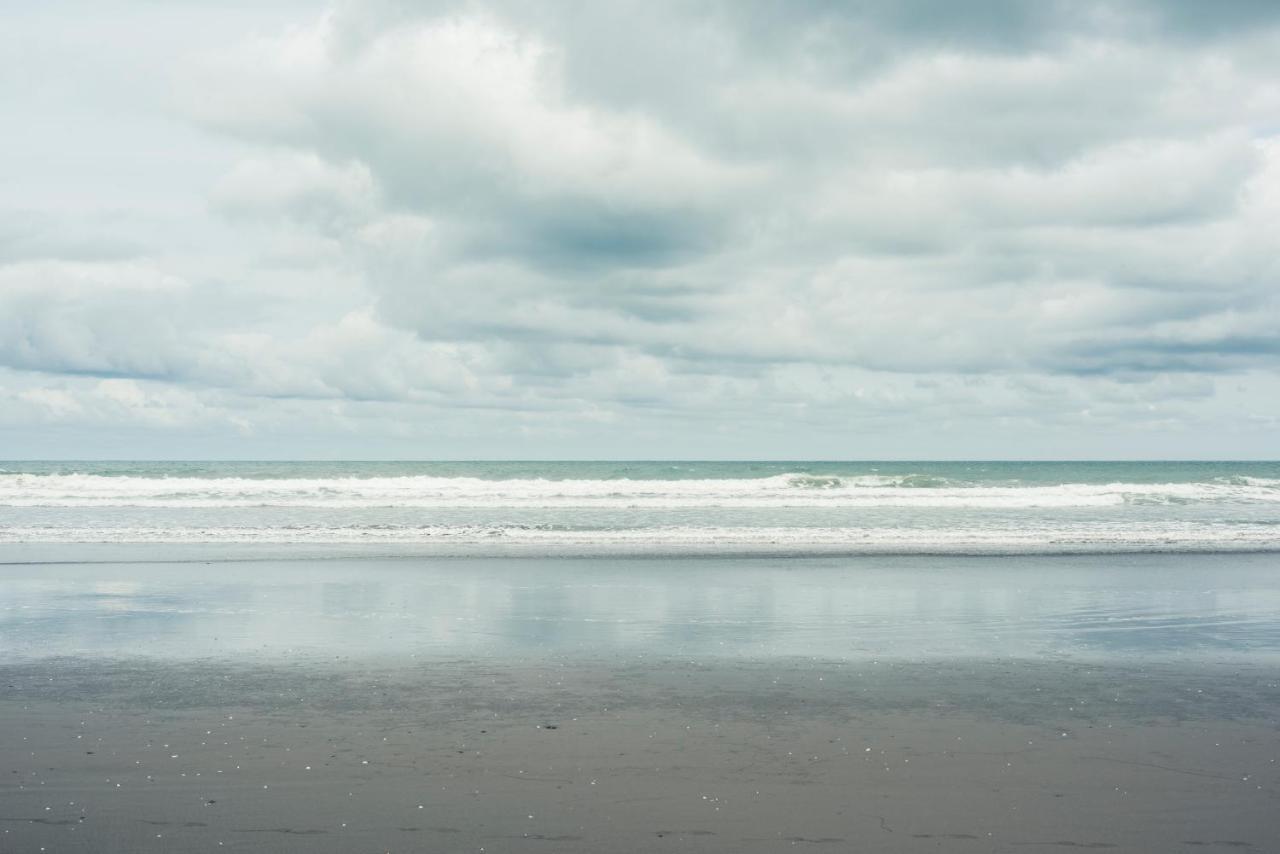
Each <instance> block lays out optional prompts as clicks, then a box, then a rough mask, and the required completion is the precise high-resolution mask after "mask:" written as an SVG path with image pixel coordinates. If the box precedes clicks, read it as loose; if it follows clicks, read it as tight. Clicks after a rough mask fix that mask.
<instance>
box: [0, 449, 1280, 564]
mask: <svg viewBox="0 0 1280 854" xmlns="http://www.w3.org/2000/svg"><path fill="white" fill-rule="evenodd" d="M0 543H9V544H15V543H17V544H71V543H164V544H201V543H227V544H249V545H264V546H289V545H307V544H310V545H312V546H326V545H332V546H351V545H360V544H365V545H374V546H378V547H381V548H384V549H390V550H392V551H394V550H396V549H403V550H405V551H407V552H412V553H441V554H451V553H464V554H508V553H520V554H577V553H585V554H595V553H599V554H740V553H753V552H761V553H784V554H843V553H849V554H858V553H868V554H884V553H906V554H939V553H953V554H967V553H978V554H1000V553H1015V554H1016V553H1028V554H1043V553H1114V552H1230V551H1252V552H1267V551H1276V550H1280V463H1276V462H892V463H890V462H804V461H795V462H681V461H671V462H3V463H0Z"/></svg>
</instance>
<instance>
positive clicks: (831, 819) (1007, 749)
mask: <svg viewBox="0 0 1280 854" xmlns="http://www.w3.org/2000/svg"><path fill="white" fill-rule="evenodd" d="M0 678H2V682H0V684H2V685H3V689H4V693H3V695H2V699H0V721H2V722H3V723H2V724H0V727H2V730H0V731H2V733H3V737H2V738H0V775H2V776H3V778H4V779H3V782H0V786H3V789H0V804H2V806H0V825H3V826H2V827H0V840H2V842H0V850H4V851H15V852H18V851H33V852H34V851H40V850H47V851H50V852H54V851H67V852H73V851H95V852H102V851H214V850H227V849H228V848H231V849H239V850H252V851H273V852H274V851H279V852H286V851H288V852H293V851H297V852H330V851H332V852H350V851H482V850H483V851H487V852H501V851H619V852H628V851H636V852H641V851H646V852H647V851H660V850H665V849H672V850H683V851H744V852H751V851H778V850H784V849H786V850H790V849H791V848H792V847H793V846H795V847H806V848H807V847H814V848H817V849H819V850H833V851H852V850H869V851H903V852H907V851H1021V850H1026V849H1037V848H1045V849H1050V850H1057V849H1073V848H1089V849H1099V850H1102V849H1106V850H1114V851H1178V850H1185V851H1197V850H1230V849H1235V850H1240V849H1251V850H1259V851H1269V850H1275V845H1276V843H1277V840H1278V839H1280V818H1277V806H1280V803H1278V801H1277V796H1278V795H1280V768H1278V767H1277V759H1278V758H1280V733H1278V732H1277V719H1276V714H1277V709H1280V688H1277V685H1278V678H1280V673H1277V672H1276V671H1275V670H1274V669H1267V668H1251V667H1246V666H1240V667H1236V668H1234V669H1232V670H1229V671H1223V670H1221V669H1215V668H1205V667H1200V666H1194V665H1179V664H1169V665H1161V666H1150V667H1148V666H1143V667H1138V666H1121V665H1111V666H1098V665H1085V664H1070V663H1049V662H1027V661H1008V662H991V661H984V662H965V661H958V662H949V663H946V664H904V663H895V664H889V663H881V664H877V663H873V662H861V663H844V664H840V663H830V662H814V661H796V660H785V661H784V660H776V661H769V662H727V661H713V662H696V661H687V660H684V661H681V660H663V661H652V660H643V659H629V660H614V661H596V662H588V661H585V660H573V661H555V660H542V661H529V662H524V663H519V662H506V663H495V662H493V661H435V662H430V663H422V664H413V665H387V664H384V665H380V666H374V665H365V666H362V667H360V668H354V669H353V668H351V667H349V666H341V665H334V666H319V665H313V664H311V665H297V666H278V667H265V666H258V665H253V666H236V665H234V664H230V663H226V662H204V663H201V662H186V663H159V662H156V661H143V660H113V661H104V660H93V661H90V660H84V659H57V660H48V661H42V662H36V663H28V664H14V665H8V666H4V667H0Z"/></svg>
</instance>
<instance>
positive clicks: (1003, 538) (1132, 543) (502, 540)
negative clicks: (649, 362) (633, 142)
mask: <svg viewBox="0 0 1280 854" xmlns="http://www.w3.org/2000/svg"><path fill="white" fill-rule="evenodd" d="M0 543H163V544H184V543H242V544H259V545H297V544H333V545H338V544H400V545H423V546H440V547H444V550H448V549H449V548H450V547H458V548H459V549H460V550H463V551H468V552H472V553H474V552H477V551H479V552H484V551H487V550H492V551H498V552H500V551H502V550H504V549H511V548H515V549H519V548H521V547H528V548H534V549H537V550H539V551H541V552H545V553H553V552H556V551H567V552H574V551H579V552H605V553H607V552H659V553H660V552H668V551H669V552H682V551H690V552H698V551H704V552H705V551H709V552H733V551H744V552H750V551H785V552H788V553H792V552H794V553H805V552H811V553H822V552H842V553H843V552H849V553H859V552H864V553H904V554H910V553H918V554H934V553H969V552H1013V553H1044V552H1093V553H1111V552H1130V551H1169V552H1181V551H1189V552H1195V551H1280V532H1277V531H1275V530H1273V529H1268V528H1259V527H1256V526H1254V527H1250V526H1247V525H1234V524H1231V525H1215V526H1199V527H1188V526H1182V527H1179V526H1172V525H1171V526H1152V527H1148V528H1139V529H1134V528H1132V527H1130V526H1115V527H1101V526H1080V527H1075V528H1071V527H1047V526H1043V527H1034V526H1032V527H1026V526H1024V527H1019V528H1007V527H1006V528H990V529H985V530H983V529H979V530H975V529H973V528H971V527H970V528H930V529H904V528H900V527H877V528H832V527H826V528H807V527H806V528H800V527H741V528H732V527H714V526H705V527H703V526H664V527H650V528H634V529H605V530H581V529H570V528H564V527H561V526H552V525H507V526H500V525H492V526H490V525H423V526H393V525H351V526H324V525H280V526H264V527H244V526H222V527H212V526H211V527H198V526H192V527H180V528H179V527H55V526H44V527H39V526H26V527H6V528H0Z"/></svg>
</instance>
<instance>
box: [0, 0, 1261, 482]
mask: <svg viewBox="0 0 1280 854" xmlns="http://www.w3.org/2000/svg"><path fill="white" fill-rule="evenodd" d="M0 10H2V17H0V116H2V121H0V125H2V132H0V440H2V441H3V447H0V458H32V457H36V458H39V457H71V458H86V457H88V458H93V457H178V458H206V457H244V458H262V457H285V458H289V457H304V458H311V457H349V458H386V457H391V458H472V457H489V458H539V457H569V458H580V457H593V458H601V457H622V458H672V457H686V458H687V457H694V458H724V457H730V458H741V457H752V458H755V457H770V458H852V459H865V458H890V457H896V458H903V457H906V458H955V457H976V458H1007V457H1015V458H1017V457H1027V458H1043V457H1049V458H1058V457H1061V458H1082V457H1085V458H1087V457H1094V458H1108V457H1135V458H1140V457H1209V458H1215V457H1216V458H1235V457H1268V458H1275V457H1280V372H1278V369H1280V237H1278V235H1280V3H1277V2H1272V0H1257V2H1246V0H1239V2H1232V0H1216V1H1215V2H1202V0H1182V1H1181V2H1158V3H1157V2H1151V3H1143V2H1136V1H1135V2H1089V0H1070V2H1058V3H1055V2H1052V0H1043V1H1042V0H1037V2H1013V0H1007V2H987V3H957V2H954V0H871V2H818V0H814V2H798V1H797V0H775V2H767V0H762V2H743V0H723V2H690V0H682V1H681V2H675V0H672V2H663V1H662V0H656V1H655V0H645V2H634V3H632V2H609V3H594V2H591V3H587V2H583V3H569V2H561V3H540V2H529V0H519V2H517V1H516V0H512V2H504V0H491V1H490V2H438V3H431V2H365V3H346V2H339V3H337V4H335V5H328V6H326V5H324V4H319V3H302V2H287V0H255V2H249V0H243V2H241V0H236V1H235V2H217V3H214V2H207V3H200V2H195V0H165V2H160V0H147V2H143V0H137V1H136V2H101V0H94V2H83V3H78V2H62V1H61V0H49V2H40V3H32V2H25V0H0Z"/></svg>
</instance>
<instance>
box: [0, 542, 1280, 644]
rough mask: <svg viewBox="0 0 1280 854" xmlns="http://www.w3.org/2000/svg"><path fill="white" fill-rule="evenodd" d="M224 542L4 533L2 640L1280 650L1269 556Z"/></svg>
mask: <svg viewBox="0 0 1280 854" xmlns="http://www.w3.org/2000/svg"><path fill="white" fill-rule="evenodd" d="M179 556H180V557H181V560H175V558H176V557H179ZM229 556H230V555H229V554H228V553H227V552H225V551H223V550H220V549H217V548H215V547H203V548H199V549H195V548H191V547H188V548H187V549H186V550H185V551H183V552H181V553H180V554H175V552H174V550H173V549H172V548H170V547H161V546H154V547H149V548H144V547H129V548H126V547H110V546H96V547H81V548H79V549H71V547H66V546H61V547H45V548H43V549H40V550H36V551H32V550H31V549H27V550H23V551H19V550H16V549H15V547H9V548H8V549H4V550H0V560H7V561H23V562H8V563H3V564H0V658H3V659H5V660H10V661H13V660H26V659H31V658H40V657H48V656H79V657H86V656H87V657H104V658H111V657H121V656H133V655H145V656H151V657H155V658H164V659H194V658H202V659H203V658H212V659H217V658H220V657H224V658H235V659H242V658H245V657H250V658H259V659H265V660H279V659H316V660H321V659H334V658H344V659H345V658H355V659H361V658H364V659H376V658H388V657H390V658H405V657H410V656H412V657H424V658H447V657H467V658H470V657H477V656H479V657H501V658H505V659H512V658H539V657H557V658H568V659H572V658H574V657H586V656H589V657H596V658H598V657H609V656H635V655H652V656H660V657H682V656H687V657H691V658H702V657H715V658H722V657H728V658H752V659H769V658H782V657H794V656H799V657H809V658H823V659H836V660H840V659H893V660H927V659H933V658H957V657H966V658H1046V659H1065V660H1073V659H1074V660H1107V659H1128V660H1195V661H1219V660H1220V661H1240V660H1252V661H1259V662H1260V661H1270V660H1275V659H1277V658H1280V572H1278V571H1277V570H1278V569H1280V558H1277V557H1276V556H1275V555H1270V554H1240V555H1188V554H1179V555H1151V554H1143V555H1092V556H1028V555H1021V556H1004V557H956V556H950V557H948V556H932V557H926V556H914V557H905V556H898V557H868V556H862V557H840V558H803V559H800V558H786V559H783V558H689V557H684V558H665V559H657V558H538V559H533V558H518V559H517V558H507V559H503V558H438V557H424V556H418V557H398V558H378V557H367V556H366V557H359V556H350V557H330V558H327V559H320V558H316V557H315V556H310V555H306V554H304V553H301V552H295V551H290V550H287V549H286V550H276V551H275V552H273V553H271V554H270V555H268V554H266V553H262V552H259V553H258V554H256V555H254V554H252V553H241V557H242V558H243V559H239V560H229V559H227V558H228V557H229ZM58 561H70V562H58Z"/></svg>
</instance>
